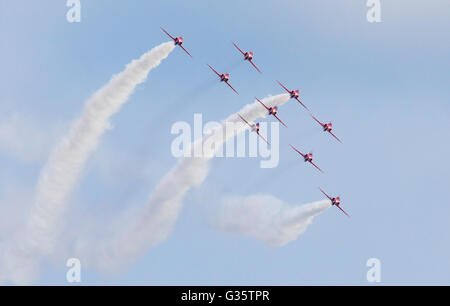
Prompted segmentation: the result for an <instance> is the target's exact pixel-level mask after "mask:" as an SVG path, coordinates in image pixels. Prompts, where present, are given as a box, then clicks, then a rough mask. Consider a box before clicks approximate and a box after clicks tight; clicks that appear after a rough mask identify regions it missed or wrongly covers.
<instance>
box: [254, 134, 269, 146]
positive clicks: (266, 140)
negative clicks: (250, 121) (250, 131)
mask: <svg viewBox="0 0 450 306" xmlns="http://www.w3.org/2000/svg"><path fill="white" fill-rule="evenodd" d="M256 134H258V135H259V137H261V138H262V139H263V140H264V141H265V142H266V143H267V144H268V145H270V143H269V142H268V141H267V140H266V139H265V138H264V137H263V136H262V135H261V134H260V133H259V132H257V133H256Z"/></svg>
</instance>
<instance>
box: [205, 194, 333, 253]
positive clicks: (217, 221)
mask: <svg viewBox="0 0 450 306" xmlns="http://www.w3.org/2000/svg"><path fill="white" fill-rule="evenodd" d="M329 207H331V203H330V201H328V200H323V201H318V202H314V203H309V204H304V205H291V204H287V203H284V202H283V201H281V200H279V199H278V198H276V197H274V196H271V195H262V194H261V195H252V196H247V197H239V196H234V197H227V198H225V199H223V200H222V201H220V203H218V207H217V208H216V209H215V211H214V212H213V214H212V218H211V224H212V226H214V227H216V228H218V229H221V230H223V231H226V232H231V233H234V234H238V235H243V236H246V237H251V238H255V239H257V240H259V241H261V242H263V243H265V244H267V245H269V246H272V247H278V246H283V245H285V244H287V243H289V242H290V241H293V240H296V239H297V238H298V236H300V235H301V234H302V233H303V232H304V231H305V230H306V228H307V227H308V225H310V224H311V223H312V221H313V218H314V217H315V216H317V215H318V214H320V213H322V212H324V211H325V210H327V209H328V208H329Z"/></svg>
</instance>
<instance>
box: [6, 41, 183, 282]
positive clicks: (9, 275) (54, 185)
mask: <svg viewBox="0 0 450 306" xmlns="http://www.w3.org/2000/svg"><path fill="white" fill-rule="evenodd" d="M174 47H175V46H174V44H173V42H167V43H163V44H161V45H159V46H157V47H155V48H153V49H152V50H150V51H149V52H147V53H145V54H144V55H142V56H141V57H140V58H139V59H137V60H134V61H132V62H131V63H130V64H128V65H127V66H126V68H125V70H124V71H122V72H121V73H119V74H117V75H115V76H113V77H112V78H111V80H110V81H109V82H108V83H107V84H106V85H105V86H104V87H103V88H101V89H100V90H98V91H97V92H96V93H95V94H94V95H93V96H92V97H91V98H90V99H89V100H87V102H86V104H85V106H84V110H83V112H82V114H81V116H80V117H79V118H78V119H77V120H76V121H75V122H74V123H73V125H72V127H71V129H70V132H69V134H68V135H67V136H65V137H64V138H63V139H62V140H61V142H60V143H59V144H57V146H56V147H55V148H54V150H53V151H52V154H51V156H50V158H49V160H48V161H47V164H46V165H45V166H44V169H43V170H42V172H41V175H40V177H39V181H38V184H37V190H36V198H35V201H34V203H33V206H32V208H31V212H30V215H29V219H28V221H27V223H26V226H25V227H24V229H23V231H22V232H20V233H19V235H18V236H15V237H14V239H12V240H13V241H14V243H13V244H7V246H6V247H5V248H4V249H2V250H0V255H1V256H2V258H3V265H5V268H3V267H0V269H1V270H2V275H0V280H1V278H2V277H3V279H5V278H6V279H10V280H12V281H14V282H20V283H22V282H27V281H28V280H29V279H30V278H32V277H33V275H32V274H33V272H35V271H34V270H33V269H34V266H35V260H39V257H40V256H42V255H47V254H50V253H52V252H53V251H54V247H55V243H56V241H57V237H58V235H59V233H60V228H61V224H60V221H61V220H62V219H63V218H64V214H65V211H66V209H67V203H66V200H67V198H68V196H69V195H70V193H71V191H72V190H73V189H74V186H75V185H76V183H77V181H78V179H79V177H80V174H81V172H82V170H83V168H84V164H85V163H86V160H87V159H88V157H89V156H90V154H91V153H92V151H93V150H94V149H95V148H96V146H97V144H98V142H99V139H100V137H101V136H102V135H103V133H104V132H105V130H106V129H107V128H108V126H109V119H110V118H111V116H112V115H114V114H115V113H117V112H118V111H119V110H120V108H121V106H122V105H123V104H124V103H125V102H126V101H127V100H128V98H129V97H130V95H131V94H132V93H133V91H134V89H135V88H136V86H137V85H139V84H141V83H143V82H144V81H145V80H146V78H147V75H148V73H149V72H150V70H151V69H152V68H155V67H157V66H158V65H159V64H160V63H161V61H162V60H163V59H165V58H166V57H167V56H168V55H169V54H170V52H171V51H172V50H173V49H174Z"/></svg>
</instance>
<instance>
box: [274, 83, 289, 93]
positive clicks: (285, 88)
mask: <svg viewBox="0 0 450 306" xmlns="http://www.w3.org/2000/svg"><path fill="white" fill-rule="evenodd" d="M277 82H278V84H280V86H281V87H283V88H284V90H286V91H287V92H288V93H291V91H290V90H289V89H287V88H286V87H285V86H284V85H283V84H281V83H280V81H278V80H277Z"/></svg>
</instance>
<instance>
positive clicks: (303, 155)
mask: <svg viewBox="0 0 450 306" xmlns="http://www.w3.org/2000/svg"><path fill="white" fill-rule="evenodd" d="M290 146H291V148H292V149H294V150H295V152H297V153H298V154H300V155H301V156H302V157H305V154H303V153H302V152H300V151H299V150H297V148H296V147H294V146H293V145H291V144H290Z"/></svg>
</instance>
